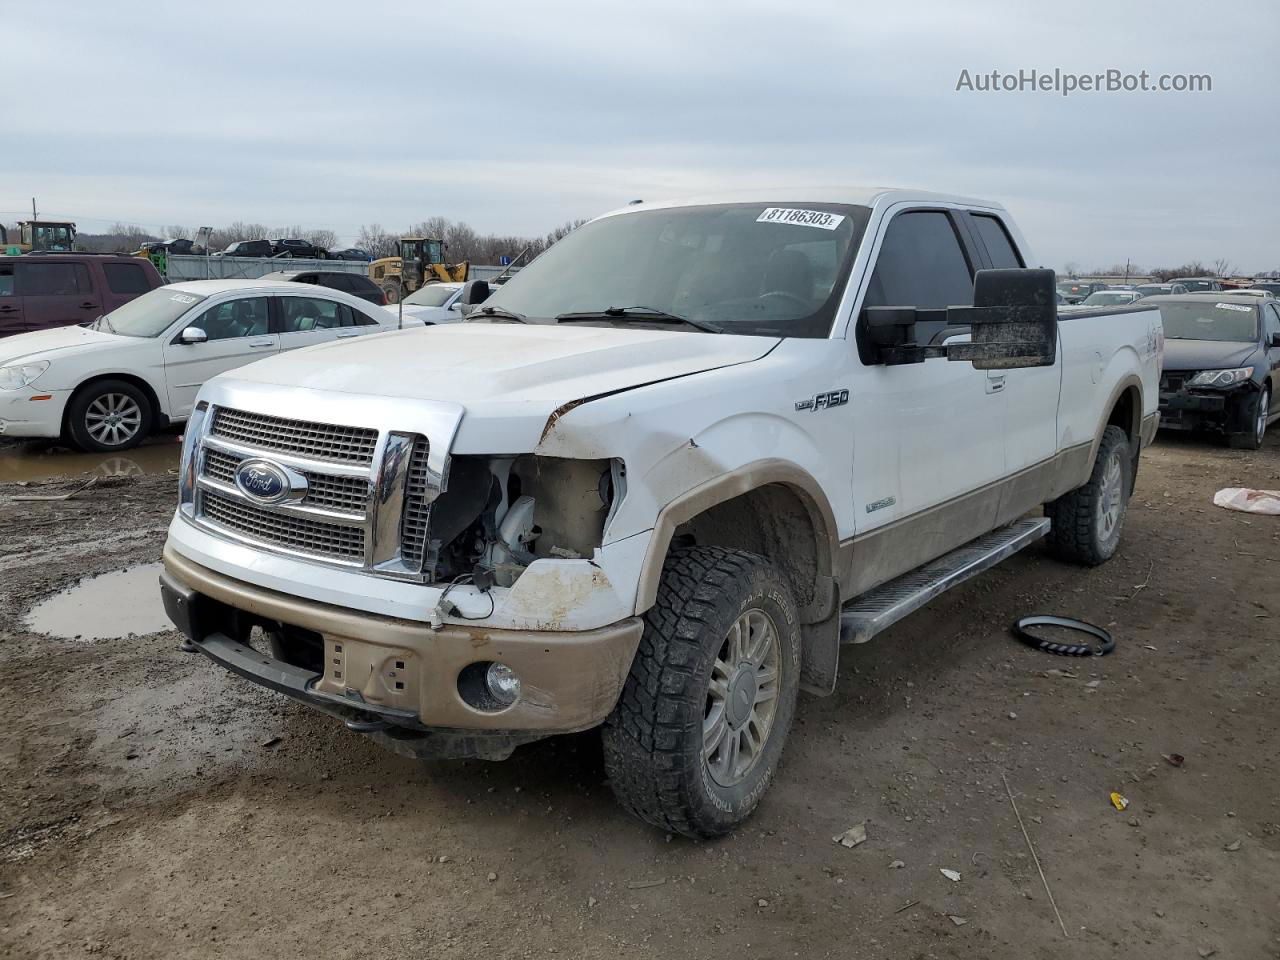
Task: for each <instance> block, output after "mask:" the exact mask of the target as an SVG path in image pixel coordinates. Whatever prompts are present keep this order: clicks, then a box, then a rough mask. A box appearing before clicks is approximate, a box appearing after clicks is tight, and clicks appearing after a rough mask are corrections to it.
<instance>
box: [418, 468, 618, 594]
mask: <svg viewBox="0 0 1280 960" xmlns="http://www.w3.org/2000/svg"><path fill="white" fill-rule="evenodd" d="M625 490H626V468H625V466H624V465H623V463H622V461H620V460H570V459H565V458H561V457H543V456H536V455H533V454H525V455H522V456H506V457H502V456H496V457H483V456H455V457H453V458H452V459H451V460H450V462H449V466H448V477H447V483H446V486H445V489H444V491H443V492H442V493H441V494H440V495H439V496H437V497H436V498H435V499H434V500H433V501H432V502H431V503H430V505H429V509H428V510H427V511H426V517H425V523H424V522H423V521H422V519H420V518H419V517H418V516H417V515H416V514H414V515H413V516H411V515H410V513H408V512H406V515H405V523H406V530H407V533H406V537H405V541H406V543H408V542H409V541H410V539H411V538H412V537H417V536H421V538H422V542H423V547H422V557H423V560H422V575H423V579H424V580H425V582H427V583H450V584H452V583H461V582H470V583H474V584H475V585H477V586H479V587H481V588H482V589H484V588H487V587H488V586H494V585H496V586H500V587H510V586H512V585H513V584H514V583H515V582H516V581H517V580H518V579H519V578H520V576H521V575H522V574H523V573H524V572H525V570H526V569H527V568H528V567H529V566H530V565H531V564H532V563H533V562H534V561H536V560H539V559H562V560H577V559H590V558H591V557H592V556H593V554H594V553H595V551H596V550H597V549H598V548H599V547H600V546H601V543H602V542H603V538H604V531H605V529H606V528H607V527H608V525H609V521H610V519H611V518H612V515H613V513H614V512H615V511H616V509H617V506H618V504H619V503H620V502H621V500H622V497H623V496H624V495H625ZM419 528H420V530H421V533H419V532H418V531H419Z"/></svg>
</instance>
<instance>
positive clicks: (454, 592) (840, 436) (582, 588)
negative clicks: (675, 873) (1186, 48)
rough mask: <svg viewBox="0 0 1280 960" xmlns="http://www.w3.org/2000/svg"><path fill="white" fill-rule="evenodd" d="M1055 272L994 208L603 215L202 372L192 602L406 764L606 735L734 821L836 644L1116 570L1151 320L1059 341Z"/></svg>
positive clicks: (863, 204)
mask: <svg viewBox="0 0 1280 960" xmlns="http://www.w3.org/2000/svg"><path fill="white" fill-rule="evenodd" d="M1034 262H1035V260H1034V258H1033V257H1032V255H1031V253H1030V251H1029V250H1028V248H1027V246H1026V245H1025V243H1024V242H1023V240H1022V238H1021V235H1020V233H1019V232H1018V230H1017V228H1016V227H1015V225H1014V223H1013V220H1012V219H1011V218H1010V217H1009V215H1008V213H1007V212H1005V210H1004V209H1003V208H1002V207H1000V206H999V205H998V204H994V203H988V202H983V201H977V200H968V199H964V198H960V197H953V196H945V195H939V194H927V193H919V192H913V191H886V190H858V189H847V190H832V189H825V190H820V189H813V188H800V189H796V190H792V191H770V192H767V193H766V192H756V193H746V192H744V193H739V194H736V195H731V196H720V197H709V198H701V199H695V200H689V201H681V202H669V203H643V204H634V205H630V206H628V207H625V208H623V209H621V210H618V211H615V212H613V213H610V214H607V215H605V216H602V217H599V218H597V219H596V220H593V221H591V222H590V223H588V224H586V225H584V226H581V227H579V228H577V229H576V230H574V232H573V233H571V234H569V235H568V236H567V237H565V238H564V239H562V240H560V241H559V242H558V243H556V244H555V245H554V246H553V247H551V248H550V249H549V250H548V251H546V252H545V253H543V254H542V255H541V256H540V257H539V258H538V259H537V260H535V261H534V262H533V263H532V264H530V265H529V266H528V267H526V268H525V269H524V270H522V271H521V272H520V273H519V274H517V275H516V276H514V277H512V278H511V279H510V281H509V282H507V283H506V284H505V285H504V286H503V287H501V288H500V289H498V290H497V291H496V292H494V291H491V290H489V289H488V284H486V283H485V282H484V281H479V280H473V281H470V282H469V283H468V284H467V286H466V287H465V288H464V291H463V300H464V302H465V303H466V304H467V306H468V307H475V308H476V309H475V310H474V312H471V313H470V314H469V316H468V319H467V320H466V321H465V322H462V323H455V324H448V325H442V326H437V327H433V328H431V329H428V330H411V331H405V332H402V333H393V334H388V335H386V336H382V337H377V338H370V339H368V340H364V341H359V342H355V343H345V344H332V345H328V346H324V347H320V348H317V349H314V350H308V351H303V352H299V353H295V354H291V355H288V356H280V357H275V358H271V359H268V360H265V361H261V362H259V363H255V364H251V365H249V366H247V367H244V368H241V369H239V370H236V371H233V372H231V373H228V374H224V375H222V376H220V377H215V378H214V379H213V380H211V381H210V382H209V383H207V384H206V385H205V386H204V388H203V389H202V390H201V391H200V394H199V398H198V400H197V402H196V405H195V411H194V413H193V416H192V419H191V422H190V424H189V425H188V428H187V431H186V436H185V440H184V444H183V450H182V460H181V467H180V471H179V473H180V490H179V496H178V505H177V509H176V511H175V514H174V518H173V521H172V523H171V525H170V527H169V535H168V541H167V543H166V546H165V549H164V572H163V574H162V578H161V584H162V586H161V593H162V596H163V599H164V604H165V608H166V610H167V611H168V613H169V616H170V617H171V618H172V620H173V622H174V623H175V625H177V627H178V628H179V629H180V630H181V631H182V632H183V633H184V634H185V635H186V636H187V637H189V638H190V641H191V644H192V645H193V646H194V648H195V649H196V650H199V651H201V652H202V653H204V654H205V655H206V656H208V657H209V658H211V659H212V660H213V661H214V662H216V663H217V664H219V665H221V666H222V667H225V668H226V669H228V670H230V671H232V672H234V673H237V674H239V675H240V676H242V677H244V678H246V679H248V680H249V681H252V682H254V683H257V684H260V685H262V686H265V687H267V688H269V689H272V690H275V691H277V692H279V693H282V694H285V695H286V696H289V697H293V698H295V699H297V700H298V701H300V702H302V703H304V704H307V705H309V706H310V707H313V708H315V709H317V710H320V711H323V712H326V713H328V714H331V715H333V716H335V717H338V718H340V719H341V720H343V721H345V723H346V725H347V726H348V728H349V729H351V730H353V731H357V732H359V733H361V734H364V735H367V736H370V737H372V738H374V739H375V740H377V741H378V742H380V743H381V744H383V745H385V746H386V747H388V748H390V749H392V750H395V751H397V752H400V753H402V754H406V755H409V756H415V757H431V756H452V757H459V756H471V757H482V758H486V759H500V758H503V757H505V756H508V755H509V754H510V753H511V752H512V751H513V750H514V749H515V748H516V747H517V746H519V745H520V744H522V743H527V742H530V741H532V740H537V739H539V738H542V737H546V736H549V735H552V734H560V733H569V732H574V731H581V730H587V729H591V728H599V729H600V735H601V737H602V739H603V744H604V758H605V766H606V770H607V774H608V780H609V783H610V785H611V787H612V789H613V791H614V793H615V794H616V796H617V798H618V799H619V800H620V802H621V803H622V805H623V806H624V807H625V808H626V809H627V810H629V811H631V812H632V813H633V814H635V815H636V816H637V817H639V818H640V819H642V820H644V821H646V822H648V823H651V824H654V825H656V826H658V827H659V828H661V829H663V830H667V831H673V832H678V833H681V834H686V835H689V836H697V837H705V836H715V835H719V834H723V833H725V832H727V831H729V830H731V829H733V828H734V827H735V826H736V825H738V824H740V823H741V822H742V821H743V820H744V819H745V818H746V817H747V816H748V815H749V814H750V813H751V812H752V810H753V809H754V808H755V807H756V805H757V803H758V802H759V801H760V798H761V797H762V796H763V795H764V794H765V792H766V790H767V789H768V787H769V784H770V782H771V781H772V780H773V778H774V777H775V775H776V774H777V771H778V763H779V758H780V757H781V755H782V751H783V747H784V744H785V741H786V739H787V735H788V733H789V732H790V731H791V728H792V721H793V718H794V716H795V712H796V708H797V697H798V694H799V691H800V690H801V689H804V690H807V691H810V692H812V693H815V694H818V695H826V694H830V693H832V692H833V690H834V689H835V681H836V675H837V669H838V661H839V652H840V645H841V641H842V640H844V641H846V642H862V641H865V640H868V639H870V638H871V637H872V636H874V635H876V634H877V633H878V632H880V631H882V630H884V629H885V628H886V627H888V626H889V625H890V624H892V623H894V622H896V621H897V620H899V619H900V618H901V617H903V616H905V615H907V614H908V613H909V612H911V611H912V610H915V609H917V608H919V607H920V606H921V605H923V604H924V603H925V602H927V601H928V600H929V599H930V598H931V597H933V596H935V595H936V594H937V593H939V592H941V591H942V590H945V589H947V588H948V587H950V586H953V585H954V584H956V583H958V582H961V581H962V580H964V579H965V578H966V577H968V576H971V575H973V574H975V573H977V572H978V571H980V570H983V569H986V568H987V567H989V566H991V565H993V564H994V563H996V562H997V561H999V560H1000V559H1001V558H1003V557H1005V556H1008V555H1009V554H1010V553H1013V552H1015V551H1016V550H1018V549H1020V548H1022V547H1025V546H1027V545H1028V544H1030V543H1033V542H1036V541H1037V540H1040V539H1041V538H1044V537H1046V536H1047V537H1048V542H1049V545H1050V547H1051V548H1052V550H1053V552H1054V553H1055V554H1056V555H1058V556H1060V557H1062V558H1065V559H1068V560H1071V561H1073V562H1077V563H1081V564H1086V565H1095V564H1100V563H1103V562H1105V561H1106V560H1108V559H1109V558H1110V557H1112V556H1113V555H1114V554H1115V552H1116V551H1117V549H1118V548H1119V544H1120V538H1121V531H1122V529H1123V526H1124V520H1125V512H1126V505H1127V502H1128V499H1129V496H1130V494H1131V492H1132V490H1133V483H1134V476H1135V472H1136V470H1137V468H1138V462H1139V454H1140V451H1141V449H1142V447H1143V445H1144V444H1145V443H1147V442H1148V441H1149V440H1150V439H1151V437H1152V435H1153V434H1154V433H1155V430H1156V425H1157V392H1158V365H1159V350H1160V345H1161V337H1160V315H1159V313H1158V311H1156V310H1153V309H1150V310H1149V309H1145V308H1144V307H1143V306H1142V305H1141V304H1139V305H1138V306H1135V307H1110V308H1105V309H1094V310H1084V311H1079V312H1077V313H1074V314H1071V315H1070V316H1064V317H1062V318H1061V319H1059V317H1058V312H1057V306H1056V303H1055V299H1056V297H1055V290H1054V278H1053V272H1052V271H1050V270H1035V269H1026V267H1025V265H1026V264H1027V263H1034ZM1042 508H1043V509H1042ZM258 630H261V631H262V632H261V634H259V633H258Z"/></svg>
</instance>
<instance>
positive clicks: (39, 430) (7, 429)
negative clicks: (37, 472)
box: [0, 386, 71, 439]
mask: <svg viewBox="0 0 1280 960" xmlns="http://www.w3.org/2000/svg"><path fill="white" fill-rule="evenodd" d="M70 396H71V391H70V390H40V389H38V388H36V387H32V386H26V387H22V388H21V389H19V390H0V437H48V438H53V439H56V438H57V437H59V436H61V435H62V412H63V410H65V409H66V406H67V398H68V397H70Z"/></svg>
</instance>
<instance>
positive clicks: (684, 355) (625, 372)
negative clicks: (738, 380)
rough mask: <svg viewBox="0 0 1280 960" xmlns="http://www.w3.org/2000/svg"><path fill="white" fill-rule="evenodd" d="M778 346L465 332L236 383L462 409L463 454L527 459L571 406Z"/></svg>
mask: <svg viewBox="0 0 1280 960" xmlns="http://www.w3.org/2000/svg"><path fill="white" fill-rule="evenodd" d="M778 342H779V340H778V338H777V337H738V336H729V335H725V334H704V333H689V332H685V331H683V330H681V331H665V330H638V329H626V330H624V329H617V328H612V327H594V326H591V327H588V326H576V325H575V326H551V325H543V324H539V325H525V324H505V323H503V324H487V323H458V324H450V325H448V326H436V327H426V328H418V329H414V330H403V331H398V332H395V333H387V334H380V335H373V336H368V337H362V338H360V339H358V340H355V341H351V340H346V341H341V342H336V343H329V344H322V345H320V346H316V347H311V348H308V349H305V350H298V351H294V352H291V353H284V354H279V355H277V356H275V357H270V358H268V359H264V360H260V361H258V362H257V363H253V364H250V365H249V366H246V367H241V368H240V369H238V370H236V371H235V372H234V373H231V374H229V375H227V376H228V377H229V378H232V379H234V380H236V381H239V382H241V383H248V384H252V383H267V384H273V385H281V386H290V387H301V388H304V389H310V390H315V391H321V392H330V393H333V392H336V393H353V394H365V395H372V396H377V397H383V398H400V399H404V400H407V401H412V400H439V401H445V402H451V403H457V404H459V405H460V406H462V407H463V409H464V411H465V412H464V414H463V420H462V425H461V426H460V428H459V431H458V436H457V439H456V441H455V445H454V450H455V452H459V453H495V452H510V453H518V452H528V451H531V450H532V449H533V448H534V446H536V444H537V442H538V439H539V437H540V436H541V434H542V431H543V429H544V428H545V427H546V425H547V421H548V418H549V417H550V416H551V414H552V413H553V412H555V411H556V410H557V409H559V408H560V407H562V406H564V405H565V404H570V403H574V402H575V401H581V400H585V399H590V398H592V397H598V396H603V395H606V394H613V393H618V392H621V391H623V390H628V389H631V388H633V387H638V386H643V385H645V384H651V383H656V382H658V381H662V380H671V379H674V378H676V377H684V376H688V375H690V374H695V373H701V372H704V371H707V370H715V369H718V368H720V367H726V366H731V365H733V364H738V363H748V362H750V361H752V360H757V359H759V358H760V357H763V356H765V355H766V354H767V353H769V351H770V350H772V349H773V348H774V347H775V346H776V345H777V344H778Z"/></svg>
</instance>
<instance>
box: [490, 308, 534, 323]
mask: <svg viewBox="0 0 1280 960" xmlns="http://www.w3.org/2000/svg"><path fill="white" fill-rule="evenodd" d="M478 312H479V313H480V315H481V316H483V317H495V318H498V319H502V320H514V321H516V322H517V323H533V321H532V320H530V319H529V318H528V317H526V316H525V315H524V314H523V313H516V311H514V310H508V309H507V308H506V307H481V308H480V310H479V311H478Z"/></svg>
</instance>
